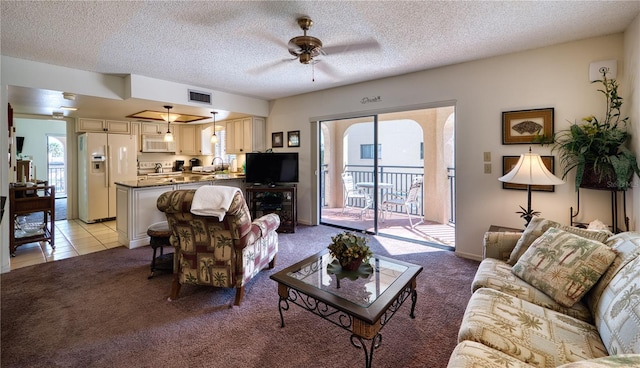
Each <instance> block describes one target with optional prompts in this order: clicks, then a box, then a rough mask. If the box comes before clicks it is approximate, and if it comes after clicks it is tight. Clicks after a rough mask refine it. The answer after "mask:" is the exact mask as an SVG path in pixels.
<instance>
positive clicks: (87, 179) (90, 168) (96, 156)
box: [78, 133, 138, 223]
mask: <svg viewBox="0 0 640 368" xmlns="http://www.w3.org/2000/svg"><path fill="white" fill-rule="evenodd" d="M137 147H138V144H137V139H136V136H135V135H128V134H107V133H84V134H80V135H79V136H78V193H79V195H78V214H79V216H80V220H82V221H84V222H86V223H92V222H96V221H100V220H106V219H112V218H115V217H116V186H115V184H114V183H115V182H122V181H127V180H137V174H138V173H137V151H138V149H137Z"/></svg>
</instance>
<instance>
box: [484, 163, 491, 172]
mask: <svg viewBox="0 0 640 368" xmlns="http://www.w3.org/2000/svg"><path fill="white" fill-rule="evenodd" d="M484 173H485V174H491V164H484Z"/></svg>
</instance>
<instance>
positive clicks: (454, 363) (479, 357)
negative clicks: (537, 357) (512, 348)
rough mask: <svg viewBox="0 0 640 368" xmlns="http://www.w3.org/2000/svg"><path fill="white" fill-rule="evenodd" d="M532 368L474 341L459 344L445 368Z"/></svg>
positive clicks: (532, 367)
mask: <svg viewBox="0 0 640 368" xmlns="http://www.w3.org/2000/svg"><path fill="white" fill-rule="evenodd" d="M479 367H482V368H505V367H509V368H534V367H535V366H533V365H530V364H527V363H525V362H523V361H521V360H519V359H516V358H514V357H512V356H510V355H507V354H505V353H503V352H501V351H499V350H496V349H493V348H490V347H488V346H486V345H483V344H480V343H478V342H475V341H468V340H467V341H463V342H461V343H459V344H458V345H457V346H456V348H455V349H453V353H451V357H450V358H449V364H448V365H447V368H479Z"/></svg>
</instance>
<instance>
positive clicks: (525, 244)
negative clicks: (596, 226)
mask: <svg viewBox="0 0 640 368" xmlns="http://www.w3.org/2000/svg"><path fill="white" fill-rule="evenodd" d="M550 227H555V228H558V229H561V230H564V231H568V232H570V233H573V234H576V235H578V236H581V237H583V238H587V239H592V240H597V241H599V242H601V243H604V242H605V241H606V240H607V239H609V237H610V236H611V235H613V234H612V233H611V232H610V231H609V230H587V229H581V228H578V227H573V226H566V225H562V224H560V223H558V222H555V221H551V220H547V219H544V218H541V217H534V218H532V219H531V222H529V225H528V226H527V228H526V229H524V232H523V233H522V236H521V237H520V239H519V240H518V242H517V243H516V246H515V247H514V248H513V251H511V255H510V256H509V259H508V260H507V263H508V264H509V265H511V266H513V265H515V264H516V262H518V260H519V259H520V257H522V255H523V254H524V252H526V251H527V249H529V246H531V244H532V243H533V242H534V241H535V240H536V239H538V237H539V236H540V235H542V234H543V233H544V232H545V231H547V230H548V229H549V228H550Z"/></svg>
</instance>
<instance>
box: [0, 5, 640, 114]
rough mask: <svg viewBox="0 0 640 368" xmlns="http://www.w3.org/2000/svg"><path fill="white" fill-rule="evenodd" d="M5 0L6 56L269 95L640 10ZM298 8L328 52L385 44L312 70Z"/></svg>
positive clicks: (554, 39)
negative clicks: (299, 55)
mask: <svg viewBox="0 0 640 368" xmlns="http://www.w3.org/2000/svg"><path fill="white" fill-rule="evenodd" d="M0 6H1V8H0V10H1V20H0V21H1V23H0V26H1V29H0V31H1V44H0V45H1V52H2V55H7V56H12V57H16V58H20V59H27V60H34V61H39V62H43V63H48V64H54V65H61V66H66V67H70V68H74V69H81V70H88V71H94V72H100V73H108V74H110V73H113V74H138V75H143V76H147V77H152V78H157V79H162V80H168V81H173V82H178V83H183V84H188V85H193V86H201V87H203V88H207V89H212V90H218V91H226V92H231V93H236V94H241V95H246V96H254V97H258V98H262V99H267V100H270V99H275V98H280V97H284V96H290V95H296V94H301V93H306V92H312V91H317V90H322V89H326V88H331V87H336V86H342V85H347V84H352V83H357V82H361V81H366V80H371V79H378V78H383V77H388V76H393V75H400V74H405V73H410V72H414V71H419V70H424V69H430V68H435V67H439V66H444V65H450V64H455V63H460V62H465V61H469V60H476V59H481V58H486V57H490V56H495V55H500V54H505V53H511V52H516V51H521V50H526V49H532V48H538V47H542V46H547V45H552V44H558V43H563V42H568V41H572V40H577V39H582V38H588V37H594V36H599V35H606V34H612V33H616V32H621V31H623V30H624V29H625V28H626V27H627V26H628V25H629V24H630V23H631V21H632V20H633V19H634V18H635V17H636V16H637V15H638V13H639V12H640V2H639V1H629V2H622V1H614V2H606V1H538V2H529V1H453V2H450V1H407V2H401V1H318V2H316V1H198V2H196V1H167V2H164V1H42V2H39V1H38V2H34V1H7V0H2V2H1V5H0ZM302 15H307V16H309V17H311V18H312V19H313V21H314V25H313V27H312V28H311V29H310V31H309V32H308V34H309V35H312V36H315V37H318V38H319V39H321V40H322V42H323V43H324V45H325V46H326V47H331V46H336V47H337V48H338V49H340V47H339V46H342V45H347V44H352V43H362V42H375V43H377V45H378V46H379V47H377V48H373V49H368V50H351V51H350V52H348V50H347V51H346V52H341V53H334V54H327V55H326V56H321V57H319V58H318V59H320V60H321V61H320V62H319V63H318V64H316V65H315V67H314V68H312V67H311V66H310V65H303V64H300V63H299V62H298V61H295V60H294V61H291V60H290V59H292V57H291V55H290V54H289V53H288V51H287V48H286V44H287V41H288V40H289V39H291V38H292V37H294V36H299V35H301V34H302V31H301V30H300V28H299V27H298V25H297V24H296V18H297V17H299V16H302ZM343 50H344V49H343ZM313 73H315V81H312V76H313ZM23 92H24V91H23ZM27 95H29V96H33V95H31V94H27ZM10 97H11V96H10ZM20 106H22V105H20ZM26 106H27V104H26V103H25V104H24V108H27V107H26ZM150 108H152V109H153V108H156V107H155V106H152V107H150ZM23 112H24V111H23Z"/></svg>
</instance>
